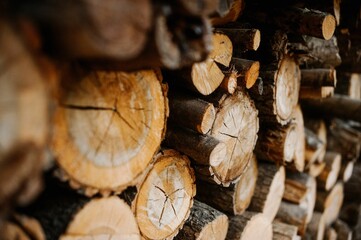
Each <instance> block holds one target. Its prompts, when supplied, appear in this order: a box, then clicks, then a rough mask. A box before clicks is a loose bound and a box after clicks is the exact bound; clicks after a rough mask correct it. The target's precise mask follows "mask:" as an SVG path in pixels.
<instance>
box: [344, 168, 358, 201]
mask: <svg viewBox="0 0 361 240" xmlns="http://www.w3.org/2000/svg"><path fill="white" fill-rule="evenodd" d="M360 174H361V165H360V163H359V162H356V163H355V165H354V167H353V172H352V175H351V178H350V179H349V180H348V182H346V183H345V188H344V193H345V201H348V202H355V203H359V204H360V203H361V189H360V187H359V186H360Z"/></svg>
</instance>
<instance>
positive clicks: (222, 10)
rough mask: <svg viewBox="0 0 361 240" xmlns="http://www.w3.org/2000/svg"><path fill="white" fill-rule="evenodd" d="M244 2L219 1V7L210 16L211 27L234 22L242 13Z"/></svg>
mask: <svg viewBox="0 0 361 240" xmlns="http://www.w3.org/2000/svg"><path fill="white" fill-rule="evenodd" d="M244 5H245V1H243V0H219V5H218V8H217V9H216V11H215V12H214V14H213V15H212V18H211V22H212V25H213V26H220V25H224V24H226V23H229V22H234V21H236V20H237V18H238V17H239V16H240V15H241V13H242V12H243V9H244Z"/></svg>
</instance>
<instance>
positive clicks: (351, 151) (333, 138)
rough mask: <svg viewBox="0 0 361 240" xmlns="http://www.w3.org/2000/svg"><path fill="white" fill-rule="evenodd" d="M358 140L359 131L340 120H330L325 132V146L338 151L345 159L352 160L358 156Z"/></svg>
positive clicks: (360, 146) (360, 133)
mask: <svg viewBox="0 0 361 240" xmlns="http://www.w3.org/2000/svg"><path fill="white" fill-rule="evenodd" d="M360 140H361V132H360V131H358V130H356V129H354V128H353V127H351V126H350V125H348V124H347V123H346V122H343V121H341V120H333V121H331V123H330V126H329V131H328V134H327V148H328V149H330V150H333V151H337V152H339V153H340V154H341V155H342V158H343V159H345V160H346V161H354V160H356V159H358V158H359V156H360V151H361V143H360Z"/></svg>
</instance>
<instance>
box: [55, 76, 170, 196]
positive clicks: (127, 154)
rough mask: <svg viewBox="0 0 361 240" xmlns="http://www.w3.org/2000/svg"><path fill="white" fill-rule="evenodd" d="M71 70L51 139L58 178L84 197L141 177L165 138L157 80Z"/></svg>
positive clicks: (163, 104)
mask: <svg viewBox="0 0 361 240" xmlns="http://www.w3.org/2000/svg"><path fill="white" fill-rule="evenodd" d="M69 73H70V74H69V75H70V76H65V77H64V79H63V88H62V91H61V94H60V95H61V96H60V98H59V104H58V106H57V108H56V110H55V114H54V118H53V138H52V143H51V147H52V150H53V153H54V155H55V157H56V161H57V163H58V165H59V167H60V169H61V174H60V175H62V177H61V178H62V180H69V182H70V185H71V186H72V187H74V188H77V189H81V190H82V191H84V193H85V194H86V195H94V194H96V193H97V192H98V191H100V193H101V194H104V195H107V194H109V192H110V191H115V192H117V191H122V190H124V189H125V188H126V187H127V186H130V185H133V184H135V183H137V182H138V181H139V180H140V179H139V177H140V175H141V174H142V172H143V171H144V170H145V168H146V167H147V166H148V164H149V163H150V161H151V160H152V157H153V155H154V153H155V152H156V151H157V149H158V148H159V145H160V142H161V140H162V138H163V135H164V133H163V132H164V130H165V118H166V114H167V105H166V98H165V96H164V95H163V94H164V93H163V89H162V86H161V83H160V82H159V80H158V78H157V76H156V75H155V73H154V71H140V72H133V73H125V72H105V71H98V72H93V71H91V72H85V73H83V75H80V76H79V75H78V74H76V72H75V71H74V72H73V71H69ZM109 89H111V91H109Z"/></svg>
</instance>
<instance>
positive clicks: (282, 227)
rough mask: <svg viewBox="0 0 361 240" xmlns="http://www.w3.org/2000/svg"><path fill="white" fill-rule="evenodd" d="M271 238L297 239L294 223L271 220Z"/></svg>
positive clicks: (278, 239)
mask: <svg viewBox="0 0 361 240" xmlns="http://www.w3.org/2000/svg"><path fill="white" fill-rule="evenodd" d="M272 229H273V238H272V239H273V240H297V239H298V236H297V227H296V226H294V225H290V224H286V223H282V222H279V221H273V223H272Z"/></svg>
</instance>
